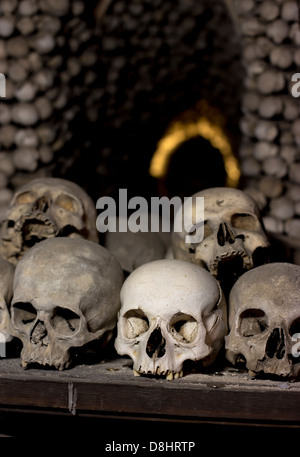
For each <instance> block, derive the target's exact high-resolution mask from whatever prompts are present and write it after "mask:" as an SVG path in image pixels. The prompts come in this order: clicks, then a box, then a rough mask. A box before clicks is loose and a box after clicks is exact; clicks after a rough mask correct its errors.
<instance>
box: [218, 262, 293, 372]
mask: <svg viewBox="0 0 300 457" xmlns="http://www.w3.org/2000/svg"><path fill="white" fill-rule="evenodd" d="M299 297H300V266H298V265H293V264H288V263H270V264H267V265H262V266H260V267H257V268H254V269H253V270H251V271H248V272H247V273H245V274H244V275H243V276H241V278H239V279H238V281H237V282H236V283H235V285H234V286H233V288H232V290H231V293H230V298H229V329H230V333H229V335H228V336H227V337H226V338H225V340H226V349H227V352H226V356H227V358H228V360H229V361H230V362H232V363H233V364H235V363H237V362H243V363H245V364H246V367H247V368H248V369H249V370H250V371H252V372H254V373H262V372H263V373H267V374H272V375H278V376H284V377H287V376H299V375H300V359H299V355H300V354H299V353H297V354H293V347H295V344H296V343H295V335H297V334H298V336H300V301H299ZM296 341H297V340H296Z"/></svg>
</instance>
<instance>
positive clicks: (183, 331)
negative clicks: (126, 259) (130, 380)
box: [115, 259, 227, 380]
mask: <svg viewBox="0 0 300 457" xmlns="http://www.w3.org/2000/svg"><path fill="white" fill-rule="evenodd" d="M226 329H227V324H226V305H225V301H224V298H223V295H222V292H221V289H220V287H219V285H218V283H217V281H216V280H215V278H214V277H213V276H211V275H210V274H209V273H208V272H207V271H205V270H204V269H203V268H201V267H199V266H198V265H193V264H191V263H188V262H183V261H180V260H175V259H169V260H167V259H163V260H157V261H153V262H149V263H147V264H144V265H142V266H140V267H139V268H137V269H136V270H135V271H134V272H133V273H131V275H130V276H129V277H128V278H127V279H126V281H125V282H124V285H123V287H122V290H121V311H120V315H119V320H118V335H117V338H116V341H115V347H116V350H117V352H118V353H119V354H120V355H124V354H126V355H129V356H130V357H131V358H132V360H133V369H134V373H135V374H146V375H163V376H166V378H167V379H168V380H173V379H174V377H175V378H178V377H180V376H182V374H183V373H182V366H183V363H184V361H186V360H191V361H197V360H202V363H203V365H209V364H211V363H212V362H213V361H214V360H215V359H216V356H217V354H218V353H219V351H220V349H221V347H222V346H223V342H224V336H225V334H226Z"/></svg>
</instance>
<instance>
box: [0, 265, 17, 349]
mask: <svg viewBox="0 0 300 457" xmlns="http://www.w3.org/2000/svg"><path fill="white" fill-rule="evenodd" d="M14 272H15V267H14V266H13V265H12V264H11V263H9V262H7V261H6V260H4V259H1V257H0V333H1V336H2V338H4V339H5V341H11V339H12V337H11V335H10V333H9V311H8V309H9V306H10V302H11V299H12V296H13V281H14ZM2 338H1V339H2ZM2 342H3V339H2Z"/></svg>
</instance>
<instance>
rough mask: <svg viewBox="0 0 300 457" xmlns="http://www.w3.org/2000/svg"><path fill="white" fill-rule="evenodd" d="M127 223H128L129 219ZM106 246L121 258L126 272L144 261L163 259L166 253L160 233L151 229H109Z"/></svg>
mask: <svg viewBox="0 0 300 457" xmlns="http://www.w3.org/2000/svg"><path fill="white" fill-rule="evenodd" d="M125 223H126V224H127V221H126V222H125ZM104 246H105V247H106V248H107V249H108V250H109V251H110V252H111V253H112V254H113V255H114V256H115V257H116V258H117V259H118V260H119V262H120V265H121V267H122V268H123V271H124V272H125V273H126V274H129V273H131V272H132V271H133V270H135V269H136V268H138V267H139V266H140V265H143V264H144V263H148V262H151V261H153V260H158V259H163V258H164V257H165V253H166V247H165V245H164V243H163V241H162V240H161V238H160V237H159V235H158V233H154V232H151V231H149V232H131V231H129V230H128V231H126V232H120V231H116V232H110V231H108V232H107V234H106V236H105V242H104Z"/></svg>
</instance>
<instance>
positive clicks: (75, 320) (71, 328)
mask: <svg viewBox="0 0 300 457" xmlns="http://www.w3.org/2000/svg"><path fill="white" fill-rule="evenodd" d="M50 323H51V325H52V327H53V328H54V330H55V331H56V332H57V333H59V334H60V335H65V336H71V335H73V334H74V333H75V332H77V330H79V326H80V317H79V316H78V315H77V314H76V313H74V312H73V311H72V310H70V309H67V308H60V307H59V306H58V307H57V308H55V309H54V313H53V316H52V317H51V320H50Z"/></svg>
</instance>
